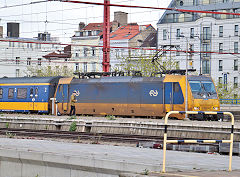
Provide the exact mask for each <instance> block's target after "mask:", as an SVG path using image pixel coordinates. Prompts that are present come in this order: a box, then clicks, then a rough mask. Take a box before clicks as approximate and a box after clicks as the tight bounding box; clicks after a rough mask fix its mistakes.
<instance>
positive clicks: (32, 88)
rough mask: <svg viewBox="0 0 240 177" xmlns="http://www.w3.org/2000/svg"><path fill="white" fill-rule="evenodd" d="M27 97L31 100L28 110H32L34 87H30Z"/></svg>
mask: <svg viewBox="0 0 240 177" xmlns="http://www.w3.org/2000/svg"><path fill="white" fill-rule="evenodd" d="M29 97H30V100H31V101H30V104H29V110H34V102H35V97H34V87H30V92H29Z"/></svg>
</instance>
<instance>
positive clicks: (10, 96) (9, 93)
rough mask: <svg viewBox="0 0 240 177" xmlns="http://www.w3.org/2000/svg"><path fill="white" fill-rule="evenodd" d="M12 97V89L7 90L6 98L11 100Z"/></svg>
mask: <svg viewBox="0 0 240 177" xmlns="http://www.w3.org/2000/svg"><path fill="white" fill-rule="evenodd" d="M13 96H14V89H13V88H10V89H8V98H9V99H12V98H13Z"/></svg>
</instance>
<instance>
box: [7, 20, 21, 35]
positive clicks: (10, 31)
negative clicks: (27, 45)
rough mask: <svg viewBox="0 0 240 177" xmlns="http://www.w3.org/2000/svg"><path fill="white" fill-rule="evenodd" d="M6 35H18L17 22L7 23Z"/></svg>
mask: <svg viewBox="0 0 240 177" xmlns="http://www.w3.org/2000/svg"><path fill="white" fill-rule="evenodd" d="M7 37H19V23H7Z"/></svg>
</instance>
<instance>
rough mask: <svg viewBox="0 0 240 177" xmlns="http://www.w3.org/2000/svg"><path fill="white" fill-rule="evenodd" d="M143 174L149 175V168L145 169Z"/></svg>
mask: <svg viewBox="0 0 240 177" xmlns="http://www.w3.org/2000/svg"><path fill="white" fill-rule="evenodd" d="M141 174H142V175H149V170H148V169H145V170H143V172H142V173H141Z"/></svg>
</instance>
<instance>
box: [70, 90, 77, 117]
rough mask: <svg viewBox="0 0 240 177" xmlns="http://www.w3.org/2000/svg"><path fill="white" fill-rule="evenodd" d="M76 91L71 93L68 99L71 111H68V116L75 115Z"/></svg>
mask: <svg viewBox="0 0 240 177" xmlns="http://www.w3.org/2000/svg"><path fill="white" fill-rule="evenodd" d="M76 93H77V92H76V91H73V93H72V95H71V99H70V104H71V110H70V116H72V115H75V112H76V108H75V103H76V102H77V100H76Z"/></svg>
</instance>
